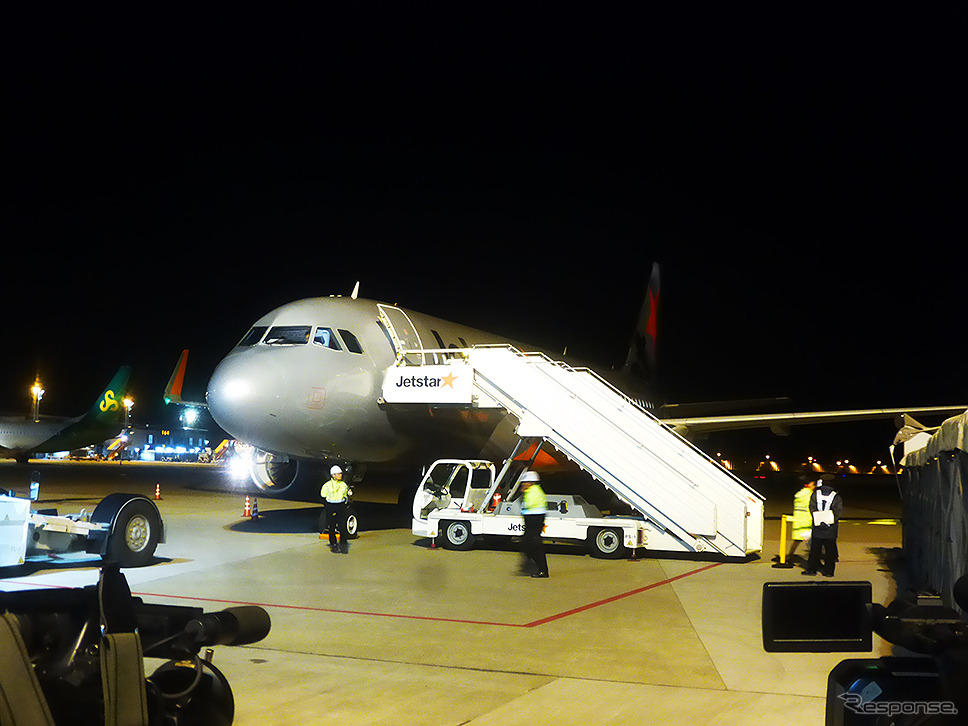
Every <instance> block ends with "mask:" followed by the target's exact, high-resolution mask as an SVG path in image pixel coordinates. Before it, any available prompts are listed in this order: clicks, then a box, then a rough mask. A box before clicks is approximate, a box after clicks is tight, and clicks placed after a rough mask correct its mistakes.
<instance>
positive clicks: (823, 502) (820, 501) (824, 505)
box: [817, 491, 837, 512]
mask: <svg viewBox="0 0 968 726" xmlns="http://www.w3.org/2000/svg"><path fill="white" fill-rule="evenodd" d="M836 496H837V492H833V491H832V492H830V494H821V493H820V492H819V491H818V492H817V511H818V512H822V511H824V510H825V509H830V507H831V506H833V503H834V497H836Z"/></svg>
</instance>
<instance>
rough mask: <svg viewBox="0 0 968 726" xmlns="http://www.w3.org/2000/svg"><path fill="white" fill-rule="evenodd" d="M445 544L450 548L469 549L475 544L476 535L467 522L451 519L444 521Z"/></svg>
mask: <svg viewBox="0 0 968 726" xmlns="http://www.w3.org/2000/svg"><path fill="white" fill-rule="evenodd" d="M441 534H442V535H443V545H444V547H446V548H447V549H449V550H469V549H470V548H471V547H473V546H474V535H473V534H471V526H470V524H468V523H467V522H462V521H460V520H451V521H446V522H444V523H443V529H442V532H441Z"/></svg>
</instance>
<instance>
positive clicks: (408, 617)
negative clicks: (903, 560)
mask: <svg viewBox="0 0 968 726" xmlns="http://www.w3.org/2000/svg"><path fill="white" fill-rule="evenodd" d="M722 564H724V563H722V562H714V563H712V564H711V565H705V566H704V567H699V568H697V569H695V570H690V571H689V572H684V573H682V574H681V575H676V576H675V577H669V578H667V579H665V580H662V581H660V582H653V583H652V584H650V585H645V586H643V587H639V588H636V589H635V590H629V591H628V592H623V593H619V594H618V595H613V596H612V597H608V598H605V599H604V600H598V601H596V602H592V603H588V604H587V605H581V606H579V607H577V608H572V609H571V610H565V611H564V612H561V613H557V614H555V615H549V616H548V617H545V618H540V619H539V620H532V621H531V622H530V623H496V622H492V621H489V620H467V619H463V618H442V617H435V616H432V615H403V614H401V613H376V612H370V611H367V610H341V609H338V608H320V607H313V606H310V605H279V604H276V603H265V602H249V601H245V600H223V599H221V598H210V597H192V596H189V595H165V594H163V593H158V592H137V593H133V594H135V595H137V596H139V597H163V598H169V599H171V600H192V601H195V602H214V603H221V604H224V605H258V606H259V607H263V608H280V609H284V610H303V611H305V612H312V613H337V614H340V615H368V616H371V617H376V618H397V619H400V620H426V621H430V622H435V623H457V624H459V625H492V626H497V627H501V628H536V627H538V626H539V625H546V624H547V623H552V622H554V621H556V620H561V619H562V618H567V617H569V616H570V615H576V614H578V613H581V612H585V611H586V610H591V609H592V608H597V607H601V606H602V605H607V604H609V603H612V602H616V601H617V600H623V599H625V598H627V597H632V596H633V595H638V594H639V593H642V592H646V591H647V590H654V589H655V588H657V587H662V586H663V585H668V584H670V583H672V582H675V581H676V580H682V579H683V578H686V577H689V576H690V575H697V574H699V573H700V572H705V571H706V570H709V569H712V568H713V567H719V565H722Z"/></svg>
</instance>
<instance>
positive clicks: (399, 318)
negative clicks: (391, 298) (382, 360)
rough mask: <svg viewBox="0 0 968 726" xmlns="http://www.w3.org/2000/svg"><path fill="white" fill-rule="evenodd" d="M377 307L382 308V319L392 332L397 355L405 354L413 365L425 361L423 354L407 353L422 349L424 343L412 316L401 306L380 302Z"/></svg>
mask: <svg viewBox="0 0 968 726" xmlns="http://www.w3.org/2000/svg"><path fill="white" fill-rule="evenodd" d="M377 307H378V308H379V310H380V320H382V321H383V324H384V325H385V326H386V328H387V331H388V332H389V333H390V338H391V339H392V340H393V347H394V348H395V349H396V352H397V355H403V356H404V357H405V358H406V359H407V362H408V363H410V364H411V365H421V364H422V363H423V362H424V361H423V356H422V355H412V354H408V353H407V351H411V350H421V349H422V348H423V344H422V343H421V342H420V335H419V334H418V333H417V329H416V328H415V327H414V324H413V321H412V320H410V317H409V316H408V315H407V314H406V313H405V312H404V311H403V310H401V309H400V308H395V307H393V306H391V305H383V304H382V303H380V304H378V305H377Z"/></svg>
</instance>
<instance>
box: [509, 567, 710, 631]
mask: <svg viewBox="0 0 968 726" xmlns="http://www.w3.org/2000/svg"><path fill="white" fill-rule="evenodd" d="M722 564H725V563H723V562H714V563H712V564H711V565H706V566H705V567H700V568H698V569H695V570H690V571H689V572H683V573H682V574H681V575H676V576H675V577H670V578H668V579H665V580H662V581H661V582H653V583H652V584H651V585H645V586H644V587H639V588H636V589H635V590H629V591H628V592H623V593H621V594H619V595H613V596H612V597H607V598H605V599H604V600H599V601H598V602H593V603H589V604H588V605H582V606H580V607H577V608H572V609H571V610H565V612H563V613H558V614H557V615H549V616H548V617H546V618H541V619H540V620H532V621H531V622H530V623H525V625H524V626H523V627H525V628H536V627H538V626H539V625H545V624H546V623H552V622H554V621H555V620H561V619H562V618H567V617H568V616H569V615H575V614H577V613H581V612H584V611H585V610H591V609H592V608H597V607H599V606H600V605H607V604H608V603H610V602H615V601H616V600H622V599H624V598H627V597H632V595H638V594H639V593H640V592H645V591H646V590H653V589H655V588H657V587H662V586H663V585H668V584H669V583H671V582H675V581H676V580H681V579H683V578H685V577H689V576H690V575H696V574H698V573H700V572H705V571H706V570H711V569H712V568H713V567H719V566H720V565H722Z"/></svg>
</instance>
